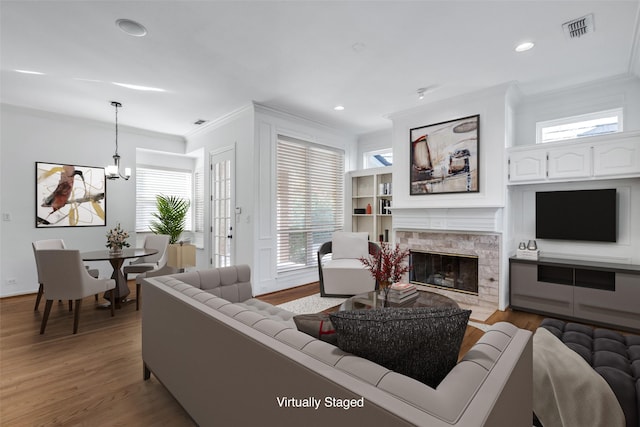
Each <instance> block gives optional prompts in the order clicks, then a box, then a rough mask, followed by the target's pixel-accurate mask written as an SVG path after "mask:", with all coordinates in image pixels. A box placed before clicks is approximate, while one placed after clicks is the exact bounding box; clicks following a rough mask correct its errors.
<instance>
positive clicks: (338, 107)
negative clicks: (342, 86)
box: [333, 105, 344, 111]
mask: <svg viewBox="0 0 640 427" xmlns="http://www.w3.org/2000/svg"><path fill="white" fill-rule="evenodd" d="M333 109H334V110H336V111H342V110H344V107H343V106H342V105H336V106H335V107H333Z"/></svg>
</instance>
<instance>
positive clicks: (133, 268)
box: [122, 234, 171, 310]
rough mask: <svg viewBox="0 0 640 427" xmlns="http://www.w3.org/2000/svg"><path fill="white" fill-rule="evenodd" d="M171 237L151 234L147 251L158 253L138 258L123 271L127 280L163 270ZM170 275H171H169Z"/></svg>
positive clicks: (137, 282) (137, 303)
mask: <svg viewBox="0 0 640 427" xmlns="http://www.w3.org/2000/svg"><path fill="white" fill-rule="evenodd" d="M170 239H171V237H170V236H167V235H165V234H149V235H147V236H146V237H145V238H144V248H145V249H156V250H157V251H158V253H156V254H153V255H148V256H145V257H140V258H137V259H135V260H133V261H131V264H129V265H127V266H125V267H124V268H123V269H122V272H123V273H124V278H125V280H127V281H128V280H129V274H133V273H136V274H141V273H147V272H154V271H158V270H162V269H163V268H165V266H166V264H167V248H168V247H169V240H170ZM167 274H169V273H167ZM136 310H140V281H138V280H136Z"/></svg>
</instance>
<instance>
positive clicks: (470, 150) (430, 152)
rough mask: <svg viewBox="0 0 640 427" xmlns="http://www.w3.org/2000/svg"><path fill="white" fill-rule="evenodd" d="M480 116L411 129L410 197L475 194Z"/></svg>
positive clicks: (477, 188) (477, 180)
mask: <svg viewBox="0 0 640 427" xmlns="http://www.w3.org/2000/svg"><path fill="white" fill-rule="evenodd" d="M479 136H480V115H475V116H469V117H463V118H461V119H456V120H449V121H447V122H442V123H435V124H432V125H427V126H421V127H417V128H413V129H411V130H410V131H409V139H410V144H411V165H410V167H411V173H410V186H411V188H410V193H409V194H410V195H421V194H444V193H477V192H478V191H480V188H479V179H478V176H479V175H478V166H479V164H480V162H479Z"/></svg>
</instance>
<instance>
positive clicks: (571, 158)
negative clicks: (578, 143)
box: [548, 146, 591, 179]
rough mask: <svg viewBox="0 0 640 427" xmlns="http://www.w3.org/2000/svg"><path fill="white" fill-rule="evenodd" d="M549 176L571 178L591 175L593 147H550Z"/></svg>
mask: <svg viewBox="0 0 640 427" xmlns="http://www.w3.org/2000/svg"><path fill="white" fill-rule="evenodd" d="M548 155H549V162H548V168H549V173H548V178H549V179H569V178H588V177H590V176H591V147H590V146H584V147H567V148H553V149H549V152H548Z"/></svg>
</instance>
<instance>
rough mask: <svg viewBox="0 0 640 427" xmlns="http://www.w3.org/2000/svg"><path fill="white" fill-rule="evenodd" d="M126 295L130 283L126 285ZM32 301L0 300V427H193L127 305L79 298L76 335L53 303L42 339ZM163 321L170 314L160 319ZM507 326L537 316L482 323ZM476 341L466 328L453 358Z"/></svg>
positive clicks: (299, 293) (63, 308) (290, 293)
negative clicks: (152, 368) (149, 363)
mask: <svg viewBox="0 0 640 427" xmlns="http://www.w3.org/2000/svg"><path fill="white" fill-rule="evenodd" d="M129 287H130V288H131V291H132V294H131V296H132V297H135V285H134V282H133V281H130V282H129ZM317 292H319V289H318V284H317V283H313V284H309V285H304V286H300V287H297V288H294V289H289V290H286V291H281V292H276V293H273V294H268V295H264V296H262V297H260V298H261V299H262V300H264V301H267V302H270V303H272V304H281V303H283V302H287V301H291V300H294V299H297V298H301V297H304V296H307V295H311V294H314V293H317ZM34 303H35V295H25V296H18V297H10V298H4V299H0V426H52V425H65V426H92V427H93V426H172V427H173V426H177V427H179V426H193V425H194V424H193V422H192V421H191V419H190V418H189V416H188V415H187V414H186V412H185V411H184V410H183V409H182V408H181V407H180V405H179V404H178V403H177V402H176V401H175V400H174V399H173V397H172V396H171V395H170V394H169V392H167V390H166V389H165V388H164V387H163V386H162V384H160V383H159V382H158V380H157V379H156V378H155V377H154V376H153V375H152V376H151V379H150V380H148V381H143V379H142V358H141V324H140V320H141V312H139V311H136V309H135V303H133V304H128V305H125V306H123V307H122V308H121V309H119V310H116V315H115V317H113V318H112V317H111V316H110V311H109V310H101V309H96V308H95V301H94V299H93V297H89V298H86V299H85V300H84V301H83V306H82V309H81V315H80V326H79V331H78V334H77V335H72V327H73V314H72V313H70V312H69V311H68V306H67V304H66V302H63V303H58V302H55V303H54V306H53V309H52V310H51V315H50V317H49V321H48V324H47V329H46V331H45V333H44V335H40V333H39V332H40V321H41V320H42V313H43V311H44V301H43V302H41V303H40V309H39V310H38V311H34V310H33V306H34ZM167 315H171V314H170V313H167ZM502 320H505V321H508V322H511V323H513V324H515V325H516V326H518V327H521V328H525V329H529V330H535V329H536V328H537V326H538V325H539V323H540V321H541V320H542V317H541V316H537V315H535V314H530V313H522V312H512V311H507V312H497V313H495V314H494V315H493V316H492V317H491V318H489V320H488V321H487V323H489V324H492V323H494V322H497V321H502ZM481 336H482V331H480V330H479V329H476V328H472V327H469V328H468V329H467V333H466V335H465V338H464V341H463V344H462V349H461V354H464V353H465V352H466V351H467V350H468V349H469V348H470V347H471V346H473V344H475V342H476V341H477V340H478V339H479V338H480V337H481Z"/></svg>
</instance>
